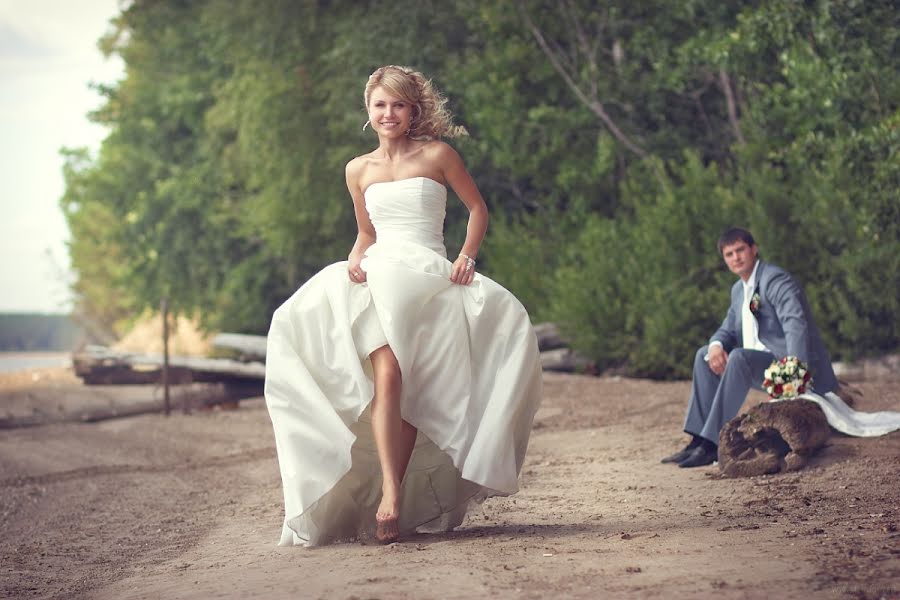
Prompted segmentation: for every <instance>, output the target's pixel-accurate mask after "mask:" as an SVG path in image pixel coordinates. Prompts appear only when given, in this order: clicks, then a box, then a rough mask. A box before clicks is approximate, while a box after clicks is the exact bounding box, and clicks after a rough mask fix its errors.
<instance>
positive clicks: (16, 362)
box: [0, 351, 72, 373]
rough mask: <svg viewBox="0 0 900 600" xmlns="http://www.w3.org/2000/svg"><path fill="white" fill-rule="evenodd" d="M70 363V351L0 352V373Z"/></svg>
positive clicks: (66, 365) (65, 365)
mask: <svg viewBox="0 0 900 600" xmlns="http://www.w3.org/2000/svg"><path fill="white" fill-rule="evenodd" d="M71 365H72V353H71V352H47V351H38V352H0V373H13V372H15V371H28V370H30V369H38V368H46V367H69V366H71Z"/></svg>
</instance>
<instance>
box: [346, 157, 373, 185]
mask: <svg viewBox="0 0 900 600" xmlns="http://www.w3.org/2000/svg"><path fill="white" fill-rule="evenodd" d="M372 155H373V153H372V152H369V153H366V154H360V155H359V156H355V157H353V158H351V159H350V160H349V161H348V162H347V166H346V168H345V169H344V172H345V174H346V176H347V181H348V182H349V181H356V180H358V179H359V178H360V177H361V176H362V174H363V173H364V172H365V170H366V167H367V166H368V165H369V163H371V162H372V159H373V158H374V157H373V156H372Z"/></svg>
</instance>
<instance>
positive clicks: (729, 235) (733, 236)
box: [718, 227, 756, 254]
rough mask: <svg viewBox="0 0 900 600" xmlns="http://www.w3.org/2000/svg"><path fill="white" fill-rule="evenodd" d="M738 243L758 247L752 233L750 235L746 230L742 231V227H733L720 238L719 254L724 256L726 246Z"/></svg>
mask: <svg viewBox="0 0 900 600" xmlns="http://www.w3.org/2000/svg"><path fill="white" fill-rule="evenodd" d="M738 242H744V243H745V244H747V245H748V246H755V245H756V241H755V240H754V239H753V234H752V233H750V232H749V231H747V230H746V229H741V228H740V227H732V228H731V229H728V230H727V231H725V233H723V234H722V235H720V236H719V242H718V245H719V254H722V248H724V247H725V246H730V245H732V244H736V243H738Z"/></svg>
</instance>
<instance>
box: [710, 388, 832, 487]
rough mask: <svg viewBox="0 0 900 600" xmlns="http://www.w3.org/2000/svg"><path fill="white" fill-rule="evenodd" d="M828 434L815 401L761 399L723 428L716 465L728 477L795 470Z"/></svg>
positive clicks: (804, 462) (802, 464)
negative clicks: (761, 400)
mask: <svg viewBox="0 0 900 600" xmlns="http://www.w3.org/2000/svg"><path fill="white" fill-rule="evenodd" d="M830 435H831V429H830V428H829V426H828V421H827V420H826V419H825V414H824V413H823V412H822V410H821V409H820V408H819V405H818V404H816V403H815V402H812V401H810V400H787V401H783V402H764V403H762V404H758V405H756V406H754V407H753V408H751V409H750V410H749V411H748V412H747V413H745V414H743V415H739V416H737V417H735V418H734V419H732V420H731V421H729V422H728V423H726V424H725V427H723V428H722V431H721V433H720V434H719V468H720V469H721V470H722V473H724V474H725V475H726V476H728V477H753V476H756V475H768V474H772V473H779V472H781V471H796V470H798V469H802V468H803V467H804V466H806V463H807V461H808V460H809V457H810V456H812V455H813V454H814V453H815V452H816V451H818V450H819V449H820V448H821V447H822V446H824V445H825V442H827V441H828V438H829V436H830Z"/></svg>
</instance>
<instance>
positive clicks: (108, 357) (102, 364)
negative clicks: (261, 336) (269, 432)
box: [72, 346, 266, 385]
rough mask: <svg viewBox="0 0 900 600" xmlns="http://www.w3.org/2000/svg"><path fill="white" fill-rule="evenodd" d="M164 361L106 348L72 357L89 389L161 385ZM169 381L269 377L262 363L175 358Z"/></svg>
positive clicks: (223, 359)
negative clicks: (103, 386) (100, 386)
mask: <svg viewBox="0 0 900 600" xmlns="http://www.w3.org/2000/svg"><path fill="white" fill-rule="evenodd" d="M162 365H163V357H162V356H161V355H158V354H135V353H131V352H118V351H115V350H111V349H109V348H106V347H104V346H88V347H86V348H85V349H84V350H83V351H81V352H77V353H75V354H74V355H73V356H72V366H73V367H74V369H75V374H76V375H78V377H80V378H81V379H82V381H84V382H85V383H86V384H90V385H111V384H117V385H134V384H147V383H159V382H161V381H162ZM169 365H170V370H169V376H170V381H171V382H172V383H176V384H184V383H190V382H194V383H199V382H213V383H215V382H227V381H245V380H260V379H265V377H266V367H265V365H263V364H262V363H259V362H255V363H246V362H241V361H236V360H231V359H225V358H201V357H195V356H173V357H171V359H170V360H169Z"/></svg>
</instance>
